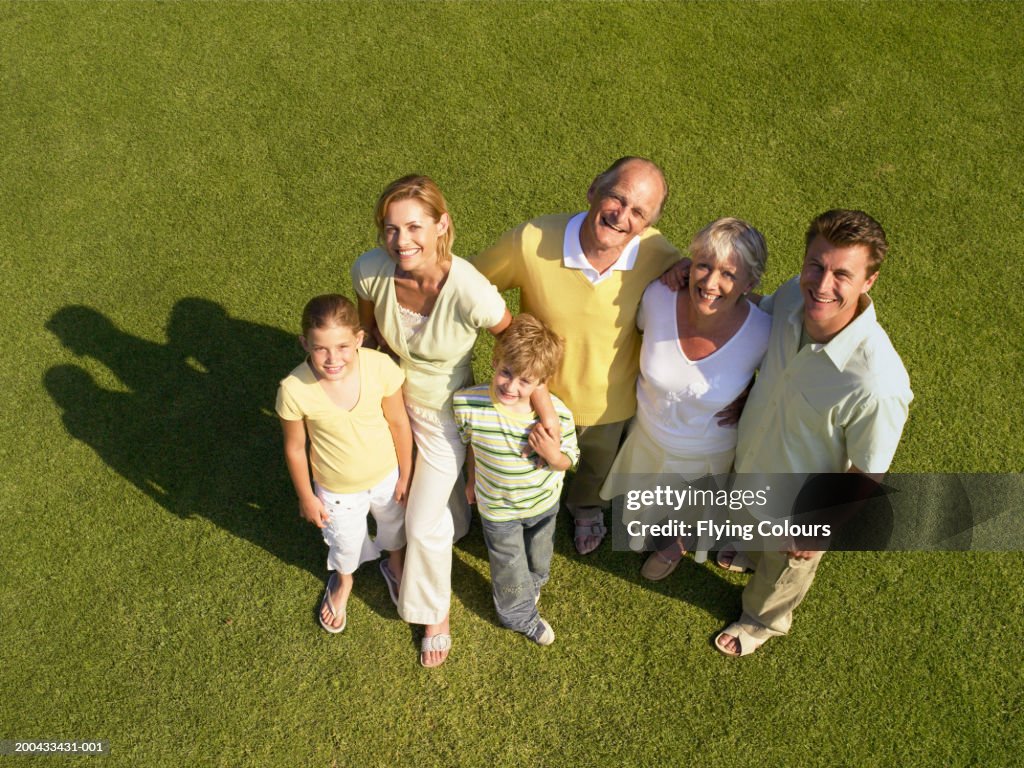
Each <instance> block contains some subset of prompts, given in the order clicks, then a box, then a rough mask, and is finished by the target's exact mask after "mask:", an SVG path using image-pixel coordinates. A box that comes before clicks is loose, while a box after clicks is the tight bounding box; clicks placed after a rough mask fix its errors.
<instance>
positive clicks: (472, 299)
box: [352, 248, 505, 410]
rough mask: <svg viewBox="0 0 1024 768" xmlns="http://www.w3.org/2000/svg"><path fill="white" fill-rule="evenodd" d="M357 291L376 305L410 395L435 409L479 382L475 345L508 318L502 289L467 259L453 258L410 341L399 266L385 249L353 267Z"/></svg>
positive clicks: (374, 307) (363, 258) (382, 330)
mask: <svg viewBox="0 0 1024 768" xmlns="http://www.w3.org/2000/svg"><path fill="white" fill-rule="evenodd" d="M352 287H353V288H354V289H355V292H356V294H357V295H358V296H359V298H361V299H365V300H367V301H372V302H373V313H374V317H375V318H376V320H377V327H378V328H379V329H380V332H381V334H382V335H383V336H384V340H385V341H387V343H388V346H389V347H391V349H392V350H394V352H395V353H396V354H397V355H398V357H399V360H400V363H401V366H402V369H403V370H404V371H405V389H404V393H405V397H406V398H407V399H408V400H410V401H411V402H413V403H416V404H418V405H420V406H424V407H427V408H431V409H434V410H442V409H444V408H447V407H449V405H450V404H451V398H452V394H453V393H454V392H455V391H456V390H457V389H461V388H462V387H465V386H468V385H470V384H472V383H473V368H472V362H473V344H474V343H475V342H476V337H477V333H478V332H479V330H480V329H481V328H493V327H494V326H495V325H497V324H498V323H500V322H501V319H502V318H503V317H504V316H505V301H504V299H502V298H501V294H500V293H498V289H497V288H495V287H494V286H493V285H491V284H490V283H489V282H488V281H487V278H485V277H484V276H483V275H481V274H480V273H479V272H477V271H476V268H475V267H474V266H473V265H472V264H470V263H469V262H468V261H466V260H465V259H460V258H459V257H458V256H452V262H451V270H450V271H449V273H448V278H447V280H445V283H444V285H442V286H441V292H440V293H439V294H438V296H437V301H436V302H435V304H434V308H433V310H431V312H430V315H429V317H428V318H427V320H426V322H425V323H424V324H423V327H422V328H421V329H420V330H419V331H417V332H416V333H415V334H414V335H413V336H412V338H411V339H408V340H406V338H405V333H404V332H403V329H402V319H401V311H400V308H399V303H398V299H397V298H396V296H395V262H394V261H392V260H391V258H390V257H389V256H388V255H387V252H385V251H384V250H383V249H381V248H374V249H373V250H372V251H367V252H366V253H364V254H363V255H362V256H360V257H359V258H358V259H357V260H356V263H355V264H353V265H352Z"/></svg>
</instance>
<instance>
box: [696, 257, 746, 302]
mask: <svg viewBox="0 0 1024 768" xmlns="http://www.w3.org/2000/svg"><path fill="white" fill-rule="evenodd" d="M753 287H754V280H753V279H752V277H751V275H750V270H749V269H748V268H747V266H746V265H745V264H744V263H743V262H742V260H741V259H740V258H738V257H737V255H736V254H735V253H732V254H730V255H729V256H727V257H725V258H722V259H719V258H716V257H715V256H714V254H700V255H694V258H693V263H692V264H691V266H690V282H689V291H690V303H691V304H692V305H693V308H694V309H695V310H696V311H697V312H698V313H699V314H701V315H717V314H722V313H725V312H728V311H729V310H731V309H732V308H733V307H735V306H736V304H737V302H738V301H739V300H740V298H741V297H742V296H743V294H745V293H747V291H749V290H750V289H751V288H753Z"/></svg>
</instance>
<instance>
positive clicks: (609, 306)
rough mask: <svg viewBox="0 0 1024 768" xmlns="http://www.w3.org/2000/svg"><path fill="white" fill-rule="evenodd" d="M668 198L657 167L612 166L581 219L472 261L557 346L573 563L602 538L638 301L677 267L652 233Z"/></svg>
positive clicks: (535, 224)
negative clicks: (572, 461)
mask: <svg viewBox="0 0 1024 768" xmlns="http://www.w3.org/2000/svg"><path fill="white" fill-rule="evenodd" d="M667 196H668V185H667V184H666V182H665V176H664V174H663V173H662V171H661V169H660V168H659V167H658V166H657V165H655V164H654V163H653V162H651V161H650V160H647V159H645V158H642V157H623V158H620V159H618V160H616V161H615V162H614V163H613V164H612V165H611V167H610V168H608V170H606V171H605V172H604V173H602V174H600V175H599V176H598V177H597V178H595V179H594V182H593V183H592V184H591V185H590V189H589V191H588V192H587V202H588V203H589V205H590V208H589V210H587V211H585V212H582V213H578V214H576V215H571V214H565V215H553V216H544V217H541V218H538V219H534V220H533V221H528V222H526V223H525V224H522V225H520V226H519V227H516V228H515V229H513V230H511V231H509V232H506V233H505V234H504V235H503V236H502V237H501V239H500V240H499V241H498V242H497V243H496V244H495V245H494V246H492V247H491V248H489V249H487V250H486V251H484V252H483V253H481V254H480V255H479V256H478V257H477V258H476V259H475V260H474V262H473V263H474V265H475V266H476V268H477V269H478V270H480V272H482V273H483V274H484V276H486V277H487V278H488V279H489V280H490V281H491V282H492V283H494V284H495V285H496V286H498V288H499V289H500V290H503V291H504V290H507V289H509V288H520V289H521V290H522V297H521V303H522V309H523V311H524V312H529V313H530V314H532V315H534V316H535V317H537V318H539V319H540V320H542V321H543V322H544V323H545V324H546V325H548V326H549V327H550V328H552V329H553V330H554V331H555V333H557V334H558V335H559V336H562V337H563V338H564V339H565V343H566V347H565V359H564V361H563V363H562V369H561V371H560V372H559V373H558V375H556V376H554V377H553V378H552V379H551V381H550V382H549V386H550V388H551V391H552V392H554V393H555V394H557V395H558V396H559V397H561V398H562V399H563V400H564V401H565V402H566V404H567V405H568V406H569V407H570V408H571V409H572V412H573V416H574V417H575V419H576V424H577V427H578V438H579V445H580V450H581V456H580V464H579V468H578V470H577V472H576V477H575V478H574V480H573V482H572V485H571V486H570V487H569V491H568V498H567V505H568V507H569V510H570V511H571V512H572V515H573V518H574V522H575V526H576V529H575V543H576V549H577V551H579V553H580V554H587V553H588V552H592V551H593V550H595V549H596V548H597V547H598V545H599V544H600V543H601V540H602V539H603V538H604V535H605V533H606V528H605V525H604V513H603V502H602V500H601V498H600V497H599V495H598V492H599V491H600V489H601V485H602V483H603V482H604V479H605V477H606V475H607V474H608V470H609V468H610V467H611V465H612V461H613V460H614V459H615V453H616V450H617V449H618V447H619V442H620V439H621V437H622V432H623V427H624V426H625V424H626V422H627V421H628V420H629V419H630V418H631V417H632V416H633V414H634V413H635V412H636V378H637V373H638V372H639V353H640V337H639V334H638V332H637V330H636V313H637V308H638V307H639V305H640V298H641V296H642V295H643V292H644V289H645V288H646V287H647V284H648V283H650V282H651V280H653V279H654V278H656V277H658V276H659V275H660V274H662V272H664V271H665V270H666V269H667V268H668V267H669V266H671V265H672V264H674V263H675V262H676V261H678V260H679V252H678V251H677V250H676V249H675V247H673V246H672V245H671V244H670V243H669V242H668V240H666V239H665V238H664V237H663V236H662V235H661V234H660V233H659V232H658V231H657V230H656V229H654V224H655V223H656V222H657V220H658V217H659V216H660V215H661V210H662V207H663V206H664V204H665V198H666V197H667Z"/></svg>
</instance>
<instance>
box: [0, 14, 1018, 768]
mask: <svg viewBox="0 0 1024 768" xmlns="http://www.w3.org/2000/svg"><path fill="white" fill-rule="evenodd" d="M1022 30H1024V6H1022V5H1020V4H1016V3H984V4H980V3H979V4H975V3H970V4H968V3H920V4H917V3H885V4H874V3H866V4H862V3H858V4H852V3H847V4H832V3H801V4H785V5H776V4H770V5H765V4H754V3H741V4H724V3H722V4H720V3H713V4H663V3H628V4H612V3H572V4H560V3H552V4H546V3H545V4H541V3H515V4H512V3H509V4H494V3H413V4H399V3H388V4H380V5H377V4H368V3H367V4H363V3H359V4H340V3H338V4H292V3H281V4H234V3H232V4H229V3H217V4H191V3H182V4H163V3H158V4H133V3H123V4H91V3H73V4H56V3H54V4H49V3H47V4H41V3H5V4H3V5H0V136H2V137H3V138H2V141H0V170H2V172H0V260H2V265H3V276H4V279H3V281H2V282H0V306H2V309H0V333H2V336H3V339H4V355H3V362H2V366H3V368H2V370H3V381H4V393H5V394H4V404H5V407H4V409H3V410H4V414H5V418H4V419H3V420H2V423H0V460H2V466H3V471H2V473H0V505H2V506H0V509H2V510H3V511H2V513H0V514H2V520H3V535H2V537H0V562H2V568H0V618H2V621H0V654H2V657H0V661H2V664H0V739H3V738H60V739H71V738H74V739H106V740H109V741H110V743H111V749H112V754H111V756H110V757H108V758H106V760H108V761H109V763H105V764H110V765H133V766H134V765H144V766H157V765H168V766H178V765H261V766H262V765H320V766H329V765H360V766H365V765H388V766H390V765H405V764H424V765H440V764H453V763H455V764H466V765H485V764H490V765H495V766H505V765H509V766H511V765H527V764H528V765H568V764H578V765H587V764H608V765H612V764H614V765H634V764H637V765H657V764H678V763H685V762H689V761H699V762H706V763H707V764H709V765H746V764H765V765H796V764H806V765H851V764H857V765H880V766H883V765H884V766H888V765H893V764H907V765H941V766H949V765H1010V764H1013V763H1015V762H1016V761H1018V760H1019V755H1018V750H1019V739H1020V735H1021V732H1022V726H1021V718H1022V706H1024V692H1022V683H1021V677H1020V662H1019V658H1018V655H1019V654H1018V651H1017V646H1018V645H1019V643H1018V642H1017V641H1018V639H1019V637H1020V636H1021V634H1022V631H1024V619H1022V614H1021V611H1020V606H1021V604H1022V603H1024V590H1022V587H1021V584H1022V581H1021V576H1020V571H1021V567H1022V566H1024V557H1022V555H1021V554H1020V552H1012V553H962V552H961V553H918V554H907V553H900V554H888V555H880V554H868V553H862V554H857V553H852V554H840V553H834V554H832V555H829V556H828V557H827V558H826V560H825V562H824V564H823V565H822V568H821V571H820V573H819V578H818V580H817V582H816V584H815V587H814V589H813V591H812V592H811V594H810V596H809V597H808V599H807V601H806V602H805V604H804V605H803V606H802V607H801V608H800V610H799V613H798V616H797V623H796V625H795V628H794V631H793V633H792V634H791V635H790V636H789V637H788V638H785V639H782V640H775V641H773V642H772V643H770V644H768V645H767V646H765V648H764V649H763V650H762V651H761V652H759V653H758V655H757V656H755V657H753V658H750V659H744V660H742V661H741V662H735V661H731V660H727V659H724V658H722V657H720V656H718V655H717V654H715V653H714V652H713V651H712V649H711V647H710V645H709V637H710V636H711V634H712V633H713V632H714V631H716V630H717V629H719V628H721V626H723V625H724V624H725V623H726V622H727V621H729V620H731V619H732V618H733V617H734V615H735V614H736V613H737V611H738V607H739V594H740V589H741V585H742V578H741V577H737V576H723V575H721V574H720V573H719V572H718V571H717V570H716V569H714V568H712V567H708V566H697V565H694V564H692V563H689V562H688V563H685V564H684V565H683V566H682V567H681V568H680V570H679V571H678V572H677V573H676V575H674V576H673V577H672V579H670V580H669V581H668V582H667V583H664V584H661V585H656V586H651V585H649V584H646V583H643V582H642V581H641V580H640V578H639V575H638V566H639V562H638V560H637V558H636V556H634V555H630V554H627V553H616V552H612V551H611V550H610V548H609V547H607V545H606V546H605V547H604V548H603V549H602V550H601V551H600V552H599V553H598V554H597V555H596V556H592V557H588V558H585V559H581V558H578V557H576V556H575V555H573V554H572V553H571V541H570V540H569V536H568V533H567V531H566V530H564V528H563V529H562V530H560V532H559V537H558V540H557V542H556V557H555V562H554V566H553V577H552V582H551V584H550V586H549V587H548V588H547V589H546V590H545V593H544V597H543V602H542V604H541V605H542V608H543V612H544V615H545V617H547V618H548V619H549V620H550V621H551V623H552V625H553V626H554V627H555V629H556V631H557V633H558V641H557V642H556V644H555V645H554V646H553V647H551V648H548V649H539V648H536V647H533V646H531V645H530V644H529V643H527V642H526V641H524V640H522V639H521V638H517V637H516V636H514V635H511V634H509V633H507V632H505V631H503V630H501V629H500V628H499V627H498V626H497V625H496V622H495V619H494V616H493V607H492V605H491V599H490V593H489V584H488V579H487V566H486V552H485V550H484V547H483V544H482V540H481V537H480V533H479V530H478V529H474V531H473V532H472V534H471V535H470V537H469V538H468V540H466V541H465V542H463V543H460V545H459V546H458V547H457V549H456V558H455V565H454V574H453V579H454V585H455V601H454V604H453V609H452V623H453V628H454V632H455V648H454V650H453V652H452V656H451V658H450V660H449V662H448V663H447V664H446V665H445V666H444V667H443V668H441V669H439V670H436V671H433V672H427V671H425V670H421V669H420V668H419V667H418V666H417V664H416V653H415V646H414V635H413V633H412V632H411V630H410V628H409V627H407V626H406V625H405V624H403V623H402V622H401V621H399V620H398V618H397V616H396V615H395V612H394V609H393V607H392V606H391V603H390V601H389V599H388V597H387V591H386V589H385V587H384V584H383V582H382V580H381V579H380V577H379V574H377V573H376V571H374V570H372V569H370V568H365V569H364V570H363V571H361V572H360V573H359V574H358V575H357V581H356V588H355V595H354V597H353V599H352V602H351V603H350V619H349V629H348V630H347V631H346V632H345V634H344V635H342V636H338V637H334V636H330V637H329V636H327V635H326V634H325V633H324V632H322V631H321V630H320V629H319V628H318V626H317V624H316V621H315V609H316V604H317V600H318V597H319V594H320V591H321V589H322V580H323V577H324V573H323V568H324V566H323V559H324V550H323V546H322V544H321V543H320V541H319V537H318V535H317V533H316V531H315V530H313V529H312V528H311V527H309V526H304V524H301V522H300V521H299V520H298V518H297V517H296V516H295V504H294V501H293V498H292V492H291V489H290V486H289V483H288V480H287V476H286V473H285V470H284V465H283V460H282V457H281V452H280V446H279V436H278V427H277V424H276V419H275V418H274V417H273V397H274V391H275V388H276V382H277V381H278V379H279V378H280V377H281V376H283V375H284V374H286V373H287V371H288V370H290V368H291V367H292V366H294V365H295V363H296V362H297V361H298V360H299V359H300V357H301V354H300V351H299V349H298V347H297V345H296V344H295V342H294V336H295V334H296V332H297V324H298V313H299V310H300V309H301V307H302V305H303V303H304V302H305V300H306V299H307V298H309V297H310V296H311V295H313V294H315V293H321V292H325V291H328V290H343V291H348V290H349V289H350V286H349V280H348V266H349V264H350V263H351V262H352V260H353V259H354V258H355V257H356V256H357V255H358V254H359V253H361V252H362V251H364V250H366V249H367V248H369V247H370V246H371V245H372V244H373V241H374V236H375V234H374V230H373V226H372V220H371V214H372V206H373V202H374V200H375V197H376V194H377V193H378V192H379V190H380V189H381V188H382V187H383V186H384V184H386V183H387V182H388V181H389V180H391V179H392V178H394V177H396V176H398V175H401V174H404V173H407V172H410V171H414V170H415V171H420V172H424V173H428V174H430V175H432V176H434V177H435V178H436V179H437V180H438V181H439V183H440V184H441V185H442V187H443V189H444V190H445V192H446V194H447V196H448V199H449V202H450V203H451V207H452V211H453V215H454V218H455V224H456V229H457V232H458V238H457V241H456V252H457V253H459V254H464V255H469V254H472V253H475V252H476V251H478V250H479V249H480V248H482V247H484V246H485V245H487V244H488V243H490V242H491V241H493V240H494V239H495V238H496V237H497V236H498V235H499V234H500V233H501V232H502V231H504V230H505V229H507V228H509V227H511V226H513V225H515V224H517V223H519V222H520V221H522V220H524V219H526V218H529V217H532V216H535V215H539V214H542V213H550V212H554V211H572V210H579V209H581V208H582V207H583V206H584V205H585V198H584V193H585V190H586V188H587V186H588V185H589V183H590V181H591V180H592V178H593V176H594V174H595V173H597V172H598V171H599V170H601V169H602V168H603V167H605V166H606V165H607V164H608V163H609V162H610V161H611V160H613V159H614V158H615V157H617V156H619V155H622V154H627V153H630V154H632V153H636V154H643V155H649V156H651V157H653V158H654V159H656V160H657V161H659V162H660V163H661V164H662V165H663V166H664V167H665V169H666V172H667V174H668V177H669V181H670V184H671V186H672V195H671V198H670V200H669V203H668V205H667V208H666V211H665V215H664V218H663V220H662V224H661V228H662V230H663V231H664V232H665V233H666V235H667V236H668V237H669V238H670V239H672V240H673V241H674V242H676V243H677V244H678V245H680V246H681V247H683V246H685V244H686V243H687V242H688V241H689V238H690V237H691V236H692V235H693V233H694V232H696V231H697V230H698V229H699V228H700V227H701V226H703V225H704V224H705V223H707V222H708V221H710V220H711V219H713V218H716V217H718V216H721V215H736V216H740V217H743V218H746V219H748V220H749V221H751V222H752V223H754V224H755V225H756V226H757V227H758V228H760V229H761V230H762V231H763V232H764V233H765V235H766V237H767V239H768V243H769V248H770V253H771V256H770V263H769V269H768V273H767V275H766V279H765V287H766V288H767V289H769V290H771V289H774V288H775V287H776V286H778V285H779V284H780V283H781V282H782V281H783V280H785V279H786V278H788V277H789V276H791V275H792V274H794V273H795V272H796V271H797V268H798V265H799V263H800V258H801V255H802V246H801V240H802V232H803V230H804V228H805V227H806V224H807V221H808V220H809V219H810V218H811V217H812V216H813V215H814V214H815V213H818V212H820V211H822V210H824V209H826V208H829V207H833V206H844V207H860V208H864V209H866V210H868V211H869V212H871V213H873V214H874V215H875V216H877V218H879V219H880V220H881V221H882V223H883V224H884V225H885V227H886V229H887V231H888V232H889V234H890V239H891V242H892V250H891V258H890V261H889V263H887V264H886V265H885V267H884V268H883V272H882V276H881V279H880V280H879V282H878V284H877V285H876V286H875V288H874V289H873V291H872V295H873V296H874V298H875V299H876V302H877V306H878V311H879V315H880V318H881V320H882V323H883V324H884V326H885V327H886V329H887V330H888V331H889V333H890V335H891V337H892V339H893V341H894V343H895V345H896V348H897V349H898V350H899V351H900V353H901V354H902V356H903V359H904V361H905V363H906V366H907V368H908V370H909V372H910V376H911V380H912V384H913V388H914V391H915V394H916V399H915V401H914V404H913V407H912V412H911V419H910V421H909V423H908V425H907V429H906V431H905V434H904V438H903V442H902V445H901V449H900V452H899V453H898V455H897V457H896V462H895V464H894V467H893V469H894V470H898V471H902V472H1004V473H1009V472H1020V471H1021V470H1022V469H1024V447H1022V442H1021V440H1020V437H1019V436H1020V434H1021V432H1022V427H1024V417H1022V409H1021V408H1020V403H1019V400H1020V394H1021V386H1020V381H1021V380H1022V378H1024V361H1022V355H1021V342H1020V334H1021V330H1022V329H1024V310H1022V308H1021V307H1022V305H1021V302H1020V301H1019V298H1018V296H1019V293H1020V291H1019V287H1018V286H1019V282H1020V281H1019V273H1020V266H1019V262H1020V246H1021V243H1022V242H1024V225H1022V224H1021V217H1020V203H1019V201H1020V200H1021V199H1024V194H1022V193H1024V189H1022V186H1024V184H1022V179H1024V174H1022V172H1021V171H1022V168H1021V159H1020V158H1021V157H1022V155H1024V134H1022V132H1021V130H1020V126H1021V124H1022V123H1024V110H1022V105H1024V99H1022V97H1021V93H1022V92H1024V69H1022V62H1024V45H1022V42H1024V41H1022V36H1024V32H1022ZM485 362H486V356H485V355H482V356H481V358H480V360H479V363H480V365H479V367H478V372H479V373H480V374H481V375H483V374H484V373H485V369H486V366H485V365H484V363H485ZM1008 511H1009V512H1010V513H1015V512H1016V510H1015V509H1010V510H1008ZM990 533H991V532H990ZM997 533H998V532H997ZM5 759H6V760H8V761H9V762H10V764H11V765H17V764H20V762H21V760H20V759H19V758H5ZM39 760H46V758H39ZM61 760H62V762H64V761H67V762H70V763H74V762H77V760H78V758H61ZM32 764H34V763H32Z"/></svg>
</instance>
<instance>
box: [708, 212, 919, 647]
mask: <svg viewBox="0 0 1024 768" xmlns="http://www.w3.org/2000/svg"><path fill="white" fill-rule="evenodd" d="M887 250H888V243H887V241H886V237H885V232H884V231H883V230H882V227H881V225H879V223H878V222H877V221H875V220H874V219H873V218H871V217H870V216H869V215H868V214H866V213H864V212H863V211H852V210H832V211H828V212H826V213H823V214H821V215H820V216H818V217H817V218H815V219H814V221H812V222H811V225H810V227H809V228H808V230H807V235H806V252H805V256H804V264H803V268H802V270H801V272H800V275H799V277H797V278H793V279H792V280H790V281H789V282H787V283H785V284H784V285H783V286H781V287H780V288H779V289H778V290H777V291H776V292H775V293H774V294H773V295H771V296H767V297H765V298H764V299H762V300H761V303H760V307H761V309H763V310H765V311H766V312H768V313H769V314H771V315H772V333H771V337H770V339H769V342H768V351H767V353H766V354H765V359H764V362H763V364H762V366H761V370H760V373H759V374H758V377H757V381H756V383H755V384H754V388H753V391H752V392H751V394H750V398H749V400H748V401H747V404H746V407H745V409H744V411H743V416H742V418H741V419H740V423H739V444H738V446H737V449H736V472H737V473H738V476H739V479H740V480H742V477H743V475H746V474H772V473H776V474H783V473H785V474H794V475H799V474H803V473H839V472H853V473H862V474H866V475H870V476H872V477H873V478H875V479H876V480H877V479H881V477H882V475H884V473H885V472H886V471H887V470H888V469H889V464H890V463H891V461H892V458H893V455H894V454H895V453H896V447H897V446H898V444H899V440H900V436H901V434H902V431H903V425H904V423H905V421H906V418H907V412H908V407H909V404H910V401H911V400H912V399H913V393H912V392H911V391H910V379H909V377H908V375H907V371H906V369H905V368H904V366H903V363H902V361H901V360H900V357H899V355H898V354H897V353H896V350H895V349H893V346H892V343H891V342H890V341H889V337H888V336H887V335H886V333H885V331H884V330H882V327H881V326H880V325H879V324H878V320H877V318H876V316H875V308H874V305H873V304H872V302H871V299H870V298H869V296H868V291H869V290H870V289H871V287H872V286H873V285H874V284H875V282H876V280H877V279H878V270H879V267H880V266H881V263H882V261H883V260H884V258H885V255H886V252H887ZM799 547H800V545H799V544H795V545H794V546H793V547H792V548H790V549H789V550H788V551H783V552H778V551H765V552H754V553H750V561H751V562H750V565H751V567H753V569H754V573H753V575H752V576H751V578H750V581H749V583H748V584H747V586H746V588H745V589H744V591H743V613H742V614H741V616H740V618H739V619H738V620H737V621H736V622H734V623H732V624H730V625H729V626H728V627H726V628H725V629H724V630H723V631H722V632H720V633H718V635H717V636H716V637H715V647H716V648H717V649H718V650H719V651H720V652H721V653H723V654H725V655H727V656H745V655H747V654H750V653H753V652H754V651H755V650H757V649H758V648H759V647H760V646H761V645H763V644H764V643H765V641H767V640H768V639H769V638H771V637H776V636H778V635H784V634H786V633H787V632H788V631H789V628H790V625H791V624H792V621H793V610H794V609H795V608H796V607H797V606H798V605H799V604H800V602H801V601H802V600H803V598H804V596H805V595H806V594H807V590H808V589H809V588H810V586H811V583H812V582H813V581H814V575H815V572H816V571H817V568H818V563H819V562H820V561H821V557H822V554H823V553H822V552H821V551H814V550H809V549H801V548H799ZM743 554H744V553H735V552H733V553H729V552H724V553H723V555H720V557H719V564H720V565H722V566H723V567H732V568H733V569H738V568H737V565H738V564H739V560H740V558H741V556H742V555H743ZM723 556H724V558H725V559H724V560H723Z"/></svg>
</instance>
